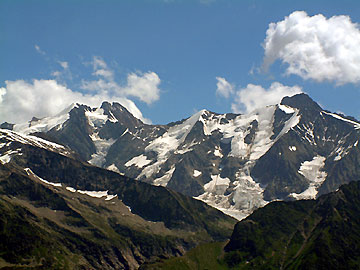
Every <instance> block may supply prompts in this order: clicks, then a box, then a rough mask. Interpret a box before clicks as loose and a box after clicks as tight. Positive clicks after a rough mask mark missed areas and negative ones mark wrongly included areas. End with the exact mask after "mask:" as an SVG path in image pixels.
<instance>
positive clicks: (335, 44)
mask: <svg viewBox="0 0 360 270" xmlns="http://www.w3.org/2000/svg"><path fill="white" fill-rule="evenodd" d="M263 47H264V50H265V56H264V61H263V68H264V70H267V69H268V68H269V66H270V65H272V64H273V63H274V62H275V61H276V60H277V59H280V60H281V61H282V62H283V63H286V64H288V66H287V69H286V74H295V75H298V76H300V77H302V78H303V79H313V80H315V81H318V82H322V81H334V82H335V83H336V84H337V85H341V84H345V83H357V82H359V81H360V50H359V48H360V31H359V28H358V25H357V24H355V23H353V22H351V19H350V17H349V16H333V17H331V18H326V17H324V16H323V15H321V14H319V15H315V16H308V15H307V13H306V12H304V11H295V12H293V13H291V14H290V15H289V16H288V17H285V19H284V20H283V21H280V22H277V23H271V24H270V25H269V28H268V30H267V31H266V39H265V41H264V44H263Z"/></svg>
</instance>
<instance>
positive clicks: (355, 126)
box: [321, 111, 360, 129]
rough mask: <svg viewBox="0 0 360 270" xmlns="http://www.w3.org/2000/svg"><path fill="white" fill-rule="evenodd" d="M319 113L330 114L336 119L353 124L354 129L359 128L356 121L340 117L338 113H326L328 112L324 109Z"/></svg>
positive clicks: (359, 125) (359, 124)
mask: <svg viewBox="0 0 360 270" xmlns="http://www.w3.org/2000/svg"><path fill="white" fill-rule="evenodd" d="M321 113H325V114H327V115H330V116H332V117H334V118H336V119H339V120H342V121H344V122H348V123H350V124H352V125H354V128H355V129H360V123H358V122H355V121H352V120H349V119H346V118H344V117H341V116H340V115H337V114H335V113H328V112H325V111H322V112H321Z"/></svg>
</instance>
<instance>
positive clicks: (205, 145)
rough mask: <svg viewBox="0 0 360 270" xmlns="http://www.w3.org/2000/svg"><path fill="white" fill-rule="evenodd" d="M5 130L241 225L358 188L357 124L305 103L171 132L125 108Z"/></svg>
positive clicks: (204, 119)
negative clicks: (264, 213)
mask: <svg viewBox="0 0 360 270" xmlns="http://www.w3.org/2000/svg"><path fill="white" fill-rule="evenodd" d="M3 127H4V128H10V129H13V130H14V131H17V132H21V133H23V134H33V135H36V136H40V137H42V138H44V139H47V140H50V141H53V142H57V143H59V144H62V145H65V146H66V147H68V148H70V149H71V150H73V151H74V152H76V154H77V155H78V156H79V157H80V158H81V159H82V160H83V161H89V162H90V163H91V164H93V165H96V166H100V167H103V168H107V169H110V170H113V171H116V172H119V173H121V174H124V175H126V176H129V177H131V178H135V179H137V180H140V181H143V182H147V183H150V184H152V185H156V186H164V187H168V188H170V189H172V190H175V191H178V192H180V193H182V194H185V195H188V196H191V197H195V198H197V199H200V200H202V201H204V202H206V203H207V204H209V205H211V206H214V207H216V208H218V209H220V210H221V211H223V212H224V213H226V214H229V215H232V216H234V217H236V218H237V219H242V218H244V217H246V216H248V215H249V214H250V213H252V212H253V211H254V210H255V209H257V208H258V207H261V206H264V205H266V204H267V203H268V202H271V201H274V200H295V199H311V198H317V197H318V196H319V195H321V194H325V193H328V192H331V191H334V190H336V189H337V188H338V187H339V186H340V185H341V184H344V183H347V182H349V181H350V180H355V181H356V180H360V166H358V164H359V159H360V148H359V147H360V146H359V140H360V123H359V122H358V121H357V120H356V119H354V118H352V117H347V116H344V115H341V114H335V113H331V112H329V111H326V110H324V109H322V108H321V107H320V106H319V105H318V104H317V103H315V102H314V101H313V100H311V98H310V97H308V96H307V95H306V94H299V95H295V96H292V97H285V98H284V99H283V100H282V101H281V103H280V104H278V105H273V106H267V107H264V108H260V109H257V110H255V111H253V112H251V113H249V114H246V115H239V114H216V113H213V112H210V111H206V110H202V111H200V112H198V113H196V114H194V115H193V116H191V117H190V118H188V119H184V120H181V121H178V122H174V123H170V124H168V125H147V124H144V123H142V122H141V121H140V120H139V119H137V118H135V117H134V116H133V115H131V114H130V113H129V112H128V111H127V110H126V108H124V107H123V106H121V105H120V104H118V103H113V104H110V103H107V102H104V103H103V104H102V106H101V108H90V107H88V106H85V105H73V106H71V107H70V108H68V109H67V110H65V111H64V112H62V113H60V114H59V115H57V116H55V117H49V118H44V119H33V121H31V122H30V123H25V124H21V125H10V124H7V125H3Z"/></svg>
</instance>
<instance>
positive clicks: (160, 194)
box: [0, 127, 235, 269]
mask: <svg viewBox="0 0 360 270" xmlns="http://www.w3.org/2000/svg"><path fill="white" fill-rule="evenodd" d="M65 128H66V127H64V129H65ZM234 224H235V220H234V219H232V218H230V217H229V216H226V215H225V214H223V213H222V212H220V211H219V210H216V209H214V208H212V207H209V206H208V205H206V204H205V203H203V202H201V201H199V200H195V199H192V198H191V197H188V196H185V195H182V194H180V193H177V192H175V191H172V190H169V189H167V188H164V187H156V186H153V185H149V184H147V183H143V182H140V181H135V180H133V179H130V178H128V177H125V176H122V175H120V174H118V173H115V172H112V171H109V170H105V169H102V168H99V167H95V166H92V165H90V164H88V163H85V162H81V161H79V160H78V159H77V155H76V153H73V152H71V151H70V150H69V149H66V148H65V147H64V146H61V145H59V144H56V143H53V142H49V141H46V140H44V139H40V138H39V137H35V136H27V135H22V134H19V133H16V132H13V131H9V130H3V129H0V228H1V230H0V238H1V241H0V265H1V267H9V268H11V269H15V268H17V267H18V268H27V267H29V268H34V267H35V268H36V269H137V268H138V267H139V266H140V265H142V264H144V263H148V262H152V261H155V260H158V259H159V258H167V257H172V256H178V255H181V254H183V253H184V252H185V251H187V250H188V249H190V248H191V247H194V246H196V245H197V244H199V243H204V242H209V241H214V240H225V239H227V238H228V237H229V236H230V234H231V230H232V228H233V225H234Z"/></svg>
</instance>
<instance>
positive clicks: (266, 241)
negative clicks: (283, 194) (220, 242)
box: [225, 182, 360, 269]
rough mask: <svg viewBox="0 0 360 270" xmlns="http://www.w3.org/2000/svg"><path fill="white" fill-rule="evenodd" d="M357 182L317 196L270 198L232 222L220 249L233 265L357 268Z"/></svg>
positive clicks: (359, 213) (359, 226) (359, 251)
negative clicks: (294, 199)
mask: <svg viewBox="0 0 360 270" xmlns="http://www.w3.org/2000/svg"><path fill="white" fill-rule="evenodd" d="M359 195H360V182H352V183H350V184H348V185H344V186H342V187H341V188H340V189H339V190H338V191H337V192H334V193H330V194H327V195H324V196H322V197H320V198H319V199H318V200H316V201H314V200H308V201H297V202H273V203H271V204H269V205H267V206H266V207H264V208H262V209H259V210H258V211H256V212H254V213H253V214H252V215H250V216H249V217H248V218H246V219H245V220H243V221H241V222H239V223H237V225H236V226H235V229H234V232H233V235H232V237H231V240H230V242H229V244H228V245H227V246H226V247H225V250H226V251H227V252H229V253H228V255H227V259H228V262H231V263H232V264H233V265H234V264H235V263H239V265H238V266H237V269H358V268H359V267H360V261H359V256H360V249H359V247H360V237H359V236H360V219H359V216H360V207H359V205H360V201H359V198H360V196H359Z"/></svg>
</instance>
